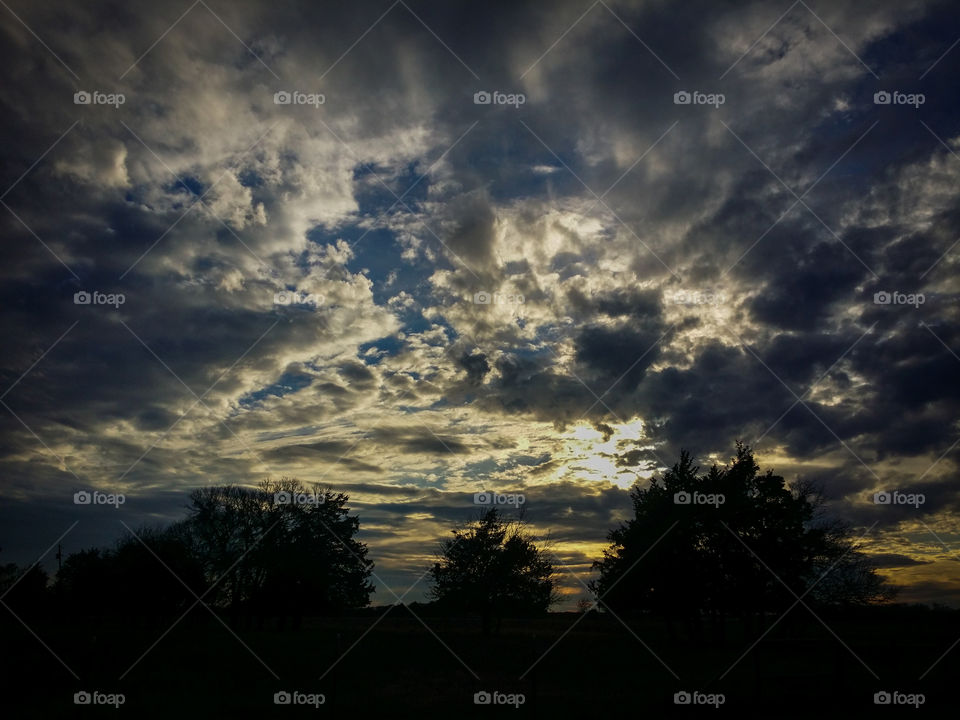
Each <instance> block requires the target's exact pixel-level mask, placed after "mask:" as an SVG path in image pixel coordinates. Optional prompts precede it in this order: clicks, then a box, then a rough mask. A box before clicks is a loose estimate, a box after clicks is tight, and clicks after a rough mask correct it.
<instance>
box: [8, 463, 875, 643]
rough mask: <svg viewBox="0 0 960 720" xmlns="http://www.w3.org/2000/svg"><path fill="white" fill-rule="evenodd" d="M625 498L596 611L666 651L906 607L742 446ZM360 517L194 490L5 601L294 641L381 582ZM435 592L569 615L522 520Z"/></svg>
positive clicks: (290, 494) (475, 525) (442, 550)
mask: <svg viewBox="0 0 960 720" xmlns="http://www.w3.org/2000/svg"><path fill="white" fill-rule="evenodd" d="M630 497H631V500H632V506H633V508H632V510H633V513H632V516H631V517H629V519H628V520H626V522H623V523H621V524H620V525H619V526H618V527H616V528H613V529H612V530H611V531H610V532H609V533H608V535H607V540H608V542H609V546H608V547H607V549H606V550H605V551H604V552H603V556H602V557H601V558H599V559H597V560H596V561H594V562H593V567H594V569H595V570H597V571H598V577H597V579H595V580H594V581H592V582H591V583H589V589H590V591H591V593H592V598H591V600H590V601H589V602H587V603H585V607H584V609H587V608H596V609H597V610H599V611H600V612H611V613H615V614H617V615H618V616H619V615H621V614H622V615H627V616H630V615H636V614H653V615H659V616H660V617H661V618H663V620H664V621H665V622H666V623H667V626H668V628H669V630H670V632H671V634H675V633H676V631H677V628H678V627H685V628H686V629H687V631H688V633H689V634H690V635H691V636H694V637H700V636H702V633H703V632H704V625H705V624H712V626H713V627H714V629H716V628H720V629H721V631H722V628H723V626H724V621H725V620H726V619H727V618H729V617H739V618H741V619H742V620H743V621H744V623H745V625H746V626H750V627H752V626H753V625H754V624H755V623H756V622H760V623H761V624H762V622H763V617H764V615H765V614H766V613H770V612H776V611H782V610H783V608H784V607H786V606H788V605H789V604H791V602H792V601H793V600H794V599H795V598H797V597H804V599H805V602H807V603H816V604H819V605H834V606H838V605H846V606H849V605H863V604H869V603H878V602H884V601H887V600H890V599H891V598H892V597H893V596H894V588H892V587H891V586H889V585H887V584H886V583H884V582H883V580H882V578H881V577H880V576H879V575H878V574H877V571H876V568H875V567H874V566H873V565H872V564H871V563H870V561H869V559H868V557H867V556H866V555H865V554H864V553H863V552H862V548H861V546H860V544H859V543H858V542H857V541H856V540H855V539H854V537H853V535H852V533H851V530H850V528H849V527H847V526H846V525H844V524H842V523H839V522H837V521H832V520H830V519H829V518H828V517H826V515H825V514H824V512H823V499H822V496H821V495H820V494H819V492H818V491H817V489H816V488H815V487H814V486H812V485H811V484H809V483H803V482H795V483H792V484H787V483H786V482H785V480H784V478H783V477H781V476H778V475H775V474H773V472H772V471H767V472H766V473H761V472H760V468H759V466H758V465H757V463H756V461H755V459H754V456H753V452H752V451H751V450H750V449H749V448H747V447H744V446H742V445H739V444H738V446H737V453H736V456H735V457H734V458H733V459H732V460H731V461H730V462H729V463H727V464H726V465H724V466H718V465H713V466H712V467H711V468H710V469H709V470H707V471H706V472H702V473H701V472H700V469H699V467H697V466H695V465H694V462H693V460H692V459H691V457H690V455H689V454H688V453H686V452H683V453H681V457H680V459H679V462H677V463H676V464H675V465H674V466H673V467H672V468H671V469H669V470H668V471H666V472H665V473H663V474H662V475H661V476H659V477H654V478H653V479H652V480H651V481H650V482H649V484H648V485H647V486H643V485H641V484H640V483H639V482H638V483H636V484H635V485H634V486H633V488H632V489H631V491H630ZM348 502H349V498H348V496H347V495H345V494H343V493H339V492H334V491H333V490H331V489H329V488H326V489H321V488H319V487H312V488H308V487H306V486H305V485H304V484H303V483H301V482H299V481H298V480H296V479H289V478H283V479H280V480H277V481H271V480H265V481H263V482H262V483H260V485H259V486H257V487H256V488H247V487H241V486H235V485H228V486H220V487H209V488H204V489H199V490H195V491H194V492H193V493H191V495H190V498H189V504H188V508H187V514H186V517H185V518H184V519H183V520H181V521H179V522H175V523H173V524H170V525H167V526H166V527H142V528H139V529H136V530H133V529H130V532H129V533H128V534H127V535H126V536H124V537H123V538H122V539H120V540H119V541H118V542H117V543H116V544H115V546H114V547H112V548H107V549H104V548H91V549H87V550H82V551H80V552H76V553H73V554H71V555H69V556H68V557H67V558H66V559H65V560H64V561H63V564H62V567H61V568H60V570H59V571H58V572H57V573H56V576H55V578H54V579H53V581H52V582H51V580H50V578H48V576H47V575H46V573H45V572H44V571H43V569H42V568H40V567H39V565H34V566H32V567H31V568H29V569H28V570H25V571H24V570H21V569H20V568H18V567H17V566H16V565H5V566H0V593H4V594H6V596H7V597H6V599H5V602H6V603H7V604H9V605H10V606H11V608H12V609H14V610H15V611H18V612H22V613H24V614H25V615H26V616H39V615H43V614H44V613H49V612H51V611H53V610H56V609H62V610H66V609H68V610H66V611H68V612H69V613H71V615H72V617H74V618H76V617H86V618H92V617H98V616H99V617H102V616H105V615H110V616H112V617H121V618H125V619H127V620H128V621H130V622H150V621H152V620H156V619H164V620H171V619H177V618H179V617H181V616H183V615H186V614H188V613H189V612H190V611H191V609H194V608H198V607H199V605H200V604H201V603H203V604H205V605H207V606H209V607H210V608H212V609H214V610H215V611H216V612H219V613H222V614H223V615H224V616H226V617H227V618H229V620H230V622H231V623H232V624H233V625H235V626H238V627H258V628H263V627H264V626H265V625H266V624H267V623H268V622H272V623H275V625H276V627H279V628H282V627H286V626H289V627H292V628H296V627H299V625H300V623H301V622H302V619H303V617H304V616H307V615H328V614H335V613H342V612H347V611H350V610H355V609H358V608H364V607H367V606H368V605H369V604H370V601H371V596H372V594H373V593H374V585H373V583H372V582H371V577H372V573H373V567H374V565H373V562H372V561H371V560H370V559H369V558H368V549H367V546H366V545H365V544H364V543H362V542H360V541H358V540H357V538H356V535H357V533H358V531H359V527H360V521H359V518H358V517H357V516H355V515H351V514H350V509H349V507H348V505H347V503H348ZM428 575H429V578H430V589H429V598H430V600H431V603H430V607H431V609H432V611H434V612H437V613H451V614H461V615H473V616H476V617H479V618H481V619H482V626H483V629H484V632H492V631H495V630H496V628H497V627H498V625H499V621H500V619H501V618H504V617H523V616H530V615H536V614H541V613H545V612H547V611H548V610H549V608H550V607H551V606H553V605H554V604H556V603H557V601H558V600H559V599H560V595H559V592H558V591H559V580H560V572H559V570H558V567H557V564H556V562H555V560H554V556H553V555H552V552H551V548H550V545H549V543H547V542H544V541H543V540H541V539H539V538H537V537H535V536H534V535H533V534H532V532H531V531H530V529H529V527H528V525H527V524H526V522H525V519H524V517H523V514H522V513H521V514H520V516H519V517H518V518H508V517H504V516H503V515H501V514H500V513H499V512H498V510H497V509H495V508H491V509H489V510H487V511H486V512H485V513H483V514H482V515H481V516H480V517H479V518H476V519H475V520H473V521H472V522H468V523H466V524H464V525H460V526H457V527H454V528H453V529H452V530H451V533H450V536H449V537H447V538H445V539H442V540H441V541H440V543H439V547H438V551H437V556H436V560H435V562H434V563H433V564H432V565H431V566H430V567H429V569H428ZM8 590H9V592H8ZM200 612H201V611H199V610H197V614H200Z"/></svg>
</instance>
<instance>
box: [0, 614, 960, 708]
mask: <svg viewBox="0 0 960 720" xmlns="http://www.w3.org/2000/svg"><path fill="white" fill-rule="evenodd" d="M418 615H419V616H420V617H421V619H422V620H423V621H424V623H425V624H426V626H427V627H425V626H424V624H422V623H421V622H420V620H418V619H417V618H416V617H414V616H413V615H412V614H411V613H410V612H409V611H408V610H407V609H406V608H403V607H397V608H394V609H392V610H391V611H390V612H389V613H388V614H386V615H385V616H383V615H382V614H379V613H378V612H374V611H370V612H368V613H366V614H363V615H358V616H354V617H340V618H309V619H307V620H305V621H304V623H303V626H302V627H301V628H300V629H299V630H291V629H285V630H278V629H276V628H275V627H273V626H272V625H268V626H267V627H266V629H263V630H254V629H241V630H239V631H237V637H234V636H233V635H232V634H231V632H230V631H228V630H227V629H226V628H225V627H224V626H223V625H221V624H220V623H219V622H217V621H216V620H215V619H214V618H213V617H211V616H210V615H209V613H206V612H204V611H200V613H198V614H195V615H191V616H190V617H188V618H187V619H185V620H184V621H182V622H181V623H179V624H178V625H177V626H176V627H175V628H174V629H173V630H171V631H170V632H169V633H168V634H166V635H164V636H163V638H162V639H161V640H160V641H159V642H158V643H157V644H156V645H155V646H154V647H153V648H152V649H151V650H149V652H146V651H147V650H148V648H150V646H151V645H153V643H154V642H155V641H157V639H158V638H159V637H160V636H161V635H163V633H164V631H165V630H166V629H167V628H168V627H169V625H170V624H172V623H173V620H174V619H175V618H171V619H170V621H169V622H168V623H166V624H157V623H150V624H149V625H147V624H144V623H138V622H136V621H135V620H132V619H131V620H129V621H119V620H118V621H116V622H98V623H94V622H93V621H90V620H84V619H77V620H76V622H73V623H64V624H62V625H60V626H56V625H52V624H50V623H42V622H41V623H32V622H31V623H30V624H31V627H32V628H34V629H35V630H36V632H37V634H38V636H40V638H41V639H42V640H43V642H44V643H46V644H47V645H48V646H49V648H50V650H52V651H53V652H54V653H56V655H57V656H59V657H60V658H62V660H63V661H64V662H65V663H66V664H67V665H68V666H69V667H70V668H71V669H73V670H74V671H75V672H76V673H77V674H78V675H79V676H80V679H79V680H75V679H74V678H73V677H72V676H71V675H70V673H69V672H68V671H67V670H66V669H65V668H64V667H63V665H61V664H60V662H59V661H58V660H57V659H56V658H55V657H54V656H53V654H51V653H50V652H48V651H47V650H46V649H44V647H43V645H42V644H41V643H40V642H39V641H38V639H37V638H36V637H34V636H32V635H31V634H30V632H28V630H26V629H25V628H24V627H23V626H22V625H20V623H18V622H16V621H15V620H14V619H13V618H12V617H10V616H9V615H8V617H7V619H5V620H4V621H3V623H2V631H3V681H4V684H5V685H7V686H8V687H7V688H5V691H4V698H5V701H4V705H6V706H7V707H8V708H10V709H11V710H12V712H9V713H4V717H16V718H20V717H24V718H60V717H80V716H87V715H90V716H94V715H101V714H103V713H107V714H108V715H109V716H110V717H113V716H118V717H119V716H121V715H124V716H131V717H143V718H194V717H196V718H219V717H290V716H301V715H303V716H306V715H310V716H313V717H321V716H329V717H348V716H349V715H351V714H353V713H357V712H362V714H363V716H364V717H366V716H367V715H368V714H369V713H377V714H382V715H383V716H384V717H445V716H456V717H489V716H491V715H502V714H507V715H508V716H510V717H595V716H597V715H598V714H600V713H604V714H613V713H617V714H618V715H619V714H621V713H628V714H629V716H635V717H686V716H704V715H706V716H736V717H770V718H776V717H810V716H812V715H821V716H824V717H848V718H856V717H864V716H867V715H873V714H877V713H879V714H880V715H882V716H887V715H903V714H905V713H909V714H910V715H911V716H914V715H922V716H925V717H955V713H956V708H957V707H958V706H960V688H956V687H955V685H956V679H957V677H958V670H960V649H956V650H954V651H953V652H950V653H948V654H947V655H946V656H945V657H944V658H943V659H942V660H941V661H940V662H939V663H938V664H937V665H936V667H935V668H934V669H933V670H932V671H931V672H930V673H929V674H928V675H927V676H926V678H924V679H923V680H920V679H919V678H920V676H921V675H922V674H923V673H924V672H925V671H926V670H927V669H928V668H929V667H930V666H931V665H932V664H933V663H934V661H936V660H937V658H939V657H940V656H941V655H942V654H943V653H944V651H946V650H947V649H948V648H949V647H950V646H951V645H952V644H953V642H954V641H955V640H957V638H960V614H958V613H953V612H931V611H921V610H917V609H904V610H898V609H897V608H881V609H871V610H869V611H861V612H860V613H858V614H857V615H856V616H846V617H844V616H830V615H828V614H824V613H820V615H821V617H822V618H823V619H824V621H825V622H826V623H827V624H828V625H829V627H830V630H828V629H826V628H825V627H824V626H823V625H822V624H821V623H820V622H819V621H817V620H816V619H815V618H814V617H813V616H812V615H810V614H809V613H808V612H807V611H806V610H804V609H803V608H801V607H798V608H795V609H794V611H793V613H791V616H790V617H791V618H792V620H793V621H797V620H802V621H803V623H802V624H797V623H796V622H794V623H793V624H790V625H789V626H788V624H787V622H786V621H785V622H783V623H781V624H779V625H778V626H777V627H776V628H774V630H773V631H772V632H771V633H769V634H768V635H767V636H766V637H765V638H764V639H763V640H762V641H761V642H759V643H758V644H757V645H756V646H755V647H754V648H753V649H752V650H751V651H750V652H749V653H748V654H746V655H745V656H743V658H742V659H741V660H740V661H739V663H737V664H736V666H735V667H734V668H733V669H732V670H729V669H730V667H731V666H732V665H734V662H735V661H736V660H737V659H738V658H740V657H741V656H742V655H743V654H744V652H745V651H746V650H747V648H748V647H749V646H750V645H751V644H752V640H749V639H747V638H745V637H744V635H743V629H742V627H740V626H739V625H738V624H736V623H733V622H729V623H728V625H727V632H726V640H725V642H724V643H722V644H720V643H717V642H714V641H711V640H709V639H708V641H707V642H706V643H693V642H690V641H689V640H687V639H683V638H681V639H680V640H674V641H671V640H670V639H669V637H668V635H667V632H666V628H665V626H664V624H663V623H662V622H660V621H659V620H657V619H654V618H641V619H637V620H632V621H630V622H629V626H630V627H629V628H627V627H624V625H622V624H621V623H620V622H619V621H618V620H616V619H614V618H613V617H611V616H609V615H598V614H596V613H590V614H588V615H587V616H585V617H584V616H581V615H578V614H574V613H555V614H551V615H549V616H547V617H544V618H538V619H533V620H513V621H509V620H508V621H504V623H503V625H502V627H501V629H500V632H499V634H497V635H492V636H483V635H482V634H481V633H480V626H479V622H478V621H476V620H457V619H452V618H442V617H425V616H424V615H423V613H422V609H421V610H420V611H418ZM773 619H774V618H772V617H771V621H772V620H773ZM378 620H379V622H377V621H378ZM375 622H376V625H375V626H374V627H373V629H371V626H373V624H374V623H375ZM571 626H573V629H572V630H570V628H571ZM428 628H429V629H428ZM831 630H832V631H833V633H836V636H837V637H835V636H834V635H833V633H832V632H831ZM838 637H839V639H838ZM238 638H239V639H238ZM558 640H559V642H558ZM241 641H242V642H241ZM244 644H246V646H247V648H245V647H244ZM645 645H646V646H647V647H649V648H650V650H648V649H646V648H645ZM248 648H249V649H248ZM651 650H652V651H653V652H651ZM145 652H146V654H145V655H144V653H145ZM654 653H655V654H656V655H654ZM141 656H143V657H142V659H141V660H140V661H139V662H136V661H137V660H138V658H140V657H141ZM661 661H662V662H661ZM135 662H136V664H135V665H134V663H135ZM131 666H133V667H132V669H130V668H131ZM531 668H532V669H531ZM668 668H669V669H668ZM728 670H729V672H728ZM871 672H872V673H875V674H876V675H877V676H878V678H875V677H874V676H873V674H871ZM273 673H275V674H276V675H277V676H278V677H279V679H277V678H275V677H274V676H273ZM474 673H475V674H476V676H477V677H474ZM124 674H125V677H124V678H123V679H122V680H120V679H119V678H120V676H121V675H124ZM674 674H676V676H677V677H674ZM321 677H322V679H321ZM83 690H86V691H90V692H92V691H94V690H96V691H99V692H102V693H123V695H124V704H123V705H122V706H121V707H120V708H118V709H114V708H113V707H112V706H110V707H104V706H93V707H82V706H77V705H75V704H74V703H73V694H74V693H75V692H78V691H83ZM884 690H886V691H890V692H893V691H895V690H896V691H900V692H903V693H923V694H924V696H925V702H924V704H923V706H921V707H920V708H919V709H915V708H914V707H912V706H907V707H904V706H897V707H884V706H878V705H875V704H874V699H873V696H874V693H876V692H879V691H884ZM280 691H288V692H293V691H298V692H301V693H305V694H309V693H314V694H322V695H323V696H324V700H325V702H324V703H323V704H322V705H320V706H319V707H312V706H308V707H304V706H296V707H295V706H292V705H290V706H286V705H276V704H274V694H275V693H277V692H280ZM481 691H488V692H493V691H498V692H500V693H504V694H507V695H509V694H514V695H516V694H518V693H519V694H522V695H523V696H524V701H523V704H522V705H519V707H517V706H515V705H476V704H474V694H475V693H477V692H481ZM679 691H689V692H693V691H699V692H701V693H705V694H717V693H722V694H723V696H724V703H723V705H722V706H720V707H719V708H715V707H713V706H711V705H691V706H683V705H676V704H675V703H674V693H676V692H679ZM514 699H515V700H516V698H514ZM951 708H953V711H952V712H951Z"/></svg>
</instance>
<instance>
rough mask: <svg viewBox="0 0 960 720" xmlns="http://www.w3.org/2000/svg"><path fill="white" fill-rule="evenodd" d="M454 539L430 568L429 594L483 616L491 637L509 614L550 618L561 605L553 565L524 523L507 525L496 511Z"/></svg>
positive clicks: (455, 609) (457, 609)
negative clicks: (549, 613) (552, 607)
mask: <svg viewBox="0 0 960 720" xmlns="http://www.w3.org/2000/svg"><path fill="white" fill-rule="evenodd" d="M452 534H453V537H452V538H447V539H446V540H443V541H442V542H441V543H440V552H439V554H438V561H437V562H436V563H434V565H433V567H432V568H431V569H430V575H431V579H432V586H431V588H430V593H429V595H430V597H431V598H432V599H434V600H435V601H436V602H437V604H438V606H440V607H441V608H444V609H446V610H449V611H453V612H462V613H468V614H478V615H479V616H480V617H481V619H482V625H483V632H484V633H485V634H486V633H489V632H491V630H492V629H493V627H494V621H496V624H497V625H499V620H500V618H501V617H503V615H505V614H510V615H513V616H523V615H530V614H537V613H544V612H546V611H547V609H548V608H549V607H550V605H551V604H553V603H554V602H556V600H557V595H556V593H555V588H556V581H555V579H554V575H555V572H554V567H553V564H552V563H551V562H550V560H549V559H548V557H547V554H546V551H545V550H544V549H543V548H542V547H538V546H537V545H536V544H535V543H534V540H533V538H532V537H531V536H530V535H529V534H527V532H526V531H525V529H524V525H523V522H522V521H521V520H517V521H507V520H504V519H503V518H502V517H501V516H500V514H499V513H498V512H497V510H496V508H491V509H490V510H488V511H487V512H486V513H485V514H484V515H483V516H482V517H480V519H479V520H476V521H475V522H473V523H471V524H469V525H468V526H467V527H463V528H460V527H458V528H454V529H453V530H452Z"/></svg>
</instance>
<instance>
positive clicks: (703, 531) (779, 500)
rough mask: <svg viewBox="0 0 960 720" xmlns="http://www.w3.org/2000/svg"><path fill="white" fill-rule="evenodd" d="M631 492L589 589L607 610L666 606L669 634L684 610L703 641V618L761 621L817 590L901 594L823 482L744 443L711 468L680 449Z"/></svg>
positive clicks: (718, 622) (873, 596) (852, 600)
mask: <svg viewBox="0 0 960 720" xmlns="http://www.w3.org/2000/svg"><path fill="white" fill-rule="evenodd" d="M630 494H631V498H632V500H633V511H634V516H633V517H632V518H630V519H629V520H628V521H627V522H626V523H624V524H621V525H620V527H618V528H616V529H614V530H612V531H611V532H610V533H609V534H608V536H607V539H608V540H609V541H610V543H611V544H610V547H609V548H608V549H607V550H605V551H604V554H603V558H602V559H600V560H597V561H596V562H595V563H594V567H595V568H598V569H599V570H600V577H599V579H598V580H596V581H594V582H593V583H591V589H592V590H593V591H594V593H596V595H597V597H598V599H599V602H600V605H601V607H603V606H607V607H609V608H611V609H613V610H614V611H617V612H624V613H629V612H644V611H647V612H655V613H659V614H660V615H661V616H663V618H664V619H665V621H666V622H667V626H668V629H669V631H670V633H671V635H673V634H675V627H674V622H675V621H676V620H679V619H682V620H684V621H685V622H686V623H687V625H688V628H689V631H690V633H691V634H692V635H693V636H695V637H697V638H699V637H701V636H702V620H703V618H704V617H709V618H711V619H712V620H713V621H714V626H715V627H716V628H717V629H718V631H721V632H722V627H723V620H724V618H726V617H728V616H731V615H740V616H742V617H743V618H744V620H745V623H746V624H745V627H752V626H753V624H754V622H755V620H756V619H758V618H759V619H762V618H763V616H764V614H765V613H766V612H768V611H771V610H782V609H783V608H784V607H786V606H788V605H789V604H791V602H792V601H793V600H794V599H795V598H794V596H793V593H795V594H796V595H797V596H799V595H801V594H803V593H804V592H805V591H806V590H807V589H808V588H811V587H812V589H811V591H810V594H809V596H808V598H807V600H808V601H815V602H820V603H823V604H863V603H869V602H875V601H882V600H888V599H890V598H891V597H892V596H893V589H892V588H890V587H888V586H886V585H884V583H883V582H882V580H881V579H880V578H879V577H878V576H877V574H876V570H875V568H874V567H873V566H872V565H871V564H870V563H869V561H868V559H867V557H866V556H865V555H864V554H863V553H862V552H860V546H859V545H858V544H857V543H856V542H854V541H853V540H852V539H851V534H850V532H849V529H848V528H847V527H845V526H843V525H841V524H838V523H835V522H830V521H829V520H828V519H826V518H825V517H824V515H823V513H822V512H821V511H822V498H821V497H820V495H819V493H817V492H816V490H815V488H814V487H813V486H811V485H810V484H808V483H795V484H793V485H791V486H788V485H786V483H785V482H784V479H783V478H782V477H780V476H778V475H774V474H773V472H772V471H767V473H766V474H761V473H760V469H759V466H758V465H757V463H756V461H755V460H754V456H753V451H752V450H751V449H750V448H748V447H745V446H744V445H742V444H740V443H738V444H737V455H736V457H735V458H734V459H733V460H732V461H731V462H730V463H729V464H727V465H726V466H724V467H719V466H717V465H714V466H713V467H711V468H710V470H709V471H708V472H706V473H705V474H699V468H698V467H697V466H695V465H694V464H693V460H692V459H691V457H690V455H689V453H687V452H685V451H684V452H681V455H680V461H679V462H678V463H677V464H676V465H674V466H673V468H671V469H670V470H668V471H667V472H665V473H664V474H663V477H662V478H654V479H652V480H651V482H650V485H649V487H647V488H643V487H641V486H640V485H639V483H638V484H636V485H634V487H633V488H632V490H631V493H630ZM824 573H826V575H824Z"/></svg>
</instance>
